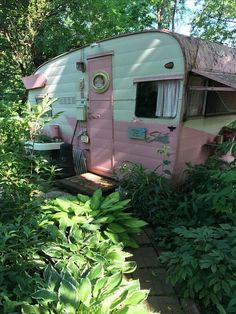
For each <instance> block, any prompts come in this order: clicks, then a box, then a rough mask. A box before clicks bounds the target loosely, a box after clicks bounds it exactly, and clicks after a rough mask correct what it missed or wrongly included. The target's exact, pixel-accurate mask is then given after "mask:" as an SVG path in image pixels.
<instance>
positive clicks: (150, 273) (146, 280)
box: [133, 268, 175, 296]
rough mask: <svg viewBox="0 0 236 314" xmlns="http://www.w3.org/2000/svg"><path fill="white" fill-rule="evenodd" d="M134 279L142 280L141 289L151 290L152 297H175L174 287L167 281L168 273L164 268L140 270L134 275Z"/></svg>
mask: <svg viewBox="0 0 236 314" xmlns="http://www.w3.org/2000/svg"><path fill="white" fill-rule="evenodd" d="M133 278H134V279H139V280H140V285H141V289H150V293H149V295H150V296H152V295H157V296H171V295H172V296H173V295H175V292H174V289H173V287H172V286H171V284H169V283H168V282H167V280H166V272H165V270H164V269H163V268H160V269H155V268H154V269H152V268H148V269H146V268H138V269H136V270H135V272H134V273H133Z"/></svg>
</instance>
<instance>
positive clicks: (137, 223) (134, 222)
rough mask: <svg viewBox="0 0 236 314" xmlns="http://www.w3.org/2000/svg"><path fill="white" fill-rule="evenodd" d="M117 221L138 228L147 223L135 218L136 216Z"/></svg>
mask: <svg viewBox="0 0 236 314" xmlns="http://www.w3.org/2000/svg"><path fill="white" fill-rule="evenodd" d="M119 222H120V223H122V224H123V225H125V226H126V227H129V228H135V229H139V228H141V227H144V226H146V225H147V223H146V222H145V221H143V220H140V219H136V218H130V219H129V220H128V219H127V220H122V221H119Z"/></svg>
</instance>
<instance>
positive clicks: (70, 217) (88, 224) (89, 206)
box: [44, 190, 146, 247]
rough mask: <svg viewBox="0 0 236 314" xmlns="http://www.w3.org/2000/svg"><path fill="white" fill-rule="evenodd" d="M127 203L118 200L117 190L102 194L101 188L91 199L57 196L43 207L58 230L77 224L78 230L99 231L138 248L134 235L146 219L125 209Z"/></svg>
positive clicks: (112, 239)
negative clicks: (55, 223)
mask: <svg viewBox="0 0 236 314" xmlns="http://www.w3.org/2000/svg"><path fill="white" fill-rule="evenodd" d="M129 202H130V201H129V200H120V195H119V193H118V192H114V193H112V194H110V195H108V196H106V197H103V196H102V192H101V190H96V191H95V192H94V194H93V196H92V197H91V199H90V198H89V197H85V196H83V195H80V194H79V195H78V196H77V197H70V199H63V198H61V199H60V198H58V199H56V200H52V201H49V202H48V204H47V205H46V206H45V207H44V209H46V210H47V212H48V219H51V220H53V221H54V222H57V224H58V226H59V228H60V230H67V228H73V227H74V226H76V225H78V224H79V226H80V228H81V230H85V231H96V230H99V231H100V232H101V235H102V236H103V237H104V239H107V238H108V239H110V240H111V241H112V242H113V243H115V244H116V243H120V242H122V243H123V244H124V245H125V246H130V247H137V244H136V242H135V241H134V240H133V235H134V234H135V233H137V232H138V231H139V230H140V228H141V227H143V226H145V225H146V222H144V221H142V220H140V219H137V218H135V217H133V216H132V215H131V214H130V213H127V212H125V210H126V209H127V208H128V207H129Z"/></svg>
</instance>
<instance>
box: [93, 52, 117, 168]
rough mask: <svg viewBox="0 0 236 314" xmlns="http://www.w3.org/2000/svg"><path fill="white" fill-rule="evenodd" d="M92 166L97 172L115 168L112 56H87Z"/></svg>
mask: <svg viewBox="0 0 236 314" xmlns="http://www.w3.org/2000/svg"><path fill="white" fill-rule="evenodd" d="M88 77H89V116H88V119H89V122H88V132H89V137H90V163H89V164H90V165H89V170H90V171H92V172H95V173H101V174H106V173H107V174H109V173H111V172H112V169H113V117H112V55H111V54H108V55H104V54H103V55H100V56H99V55H97V56H91V57H88Z"/></svg>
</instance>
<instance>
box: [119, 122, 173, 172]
mask: <svg viewBox="0 0 236 314" xmlns="http://www.w3.org/2000/svg"><path fill="white" fill-rule="evenodd" d="M129 127H140V128H147V134H146V139H145V140H137V139H129V138H128V128H129ZM152 132H160V135H164V136H165V135H166V136H167V137H168V139H169V144H166V148H167V152H168V154H169V156H164V155H163V154H160V152H159V151H160V150H161V149H162V148H163V147H164V145H165V144H164V143H162V142H159V141H156V140H154V137H153V136H152V135H151V133H152ZM178 133H179V129H178V127H176V129H174V130H173V131H172V132H171V131H170V129H169V128H168V125H159V124H157V123H141V122H136V123H134V122H121V121H120V122H118V121H115V122H114V164H115V166H119V165H120V164H121V163H122V162H124V161H130V162H134V163H139V164H140V163H141V164H142V165H143V166H144V167H145V168H147V169H149V170H157V172H159V173H161V172H162V170H163V168H162V165H163V160H169V161H170V165H169V170H170V171H172V170H173V168H174V164H175V159H176V151H177V138H178ZM152 140H153V141H152Z"/></svg>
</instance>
